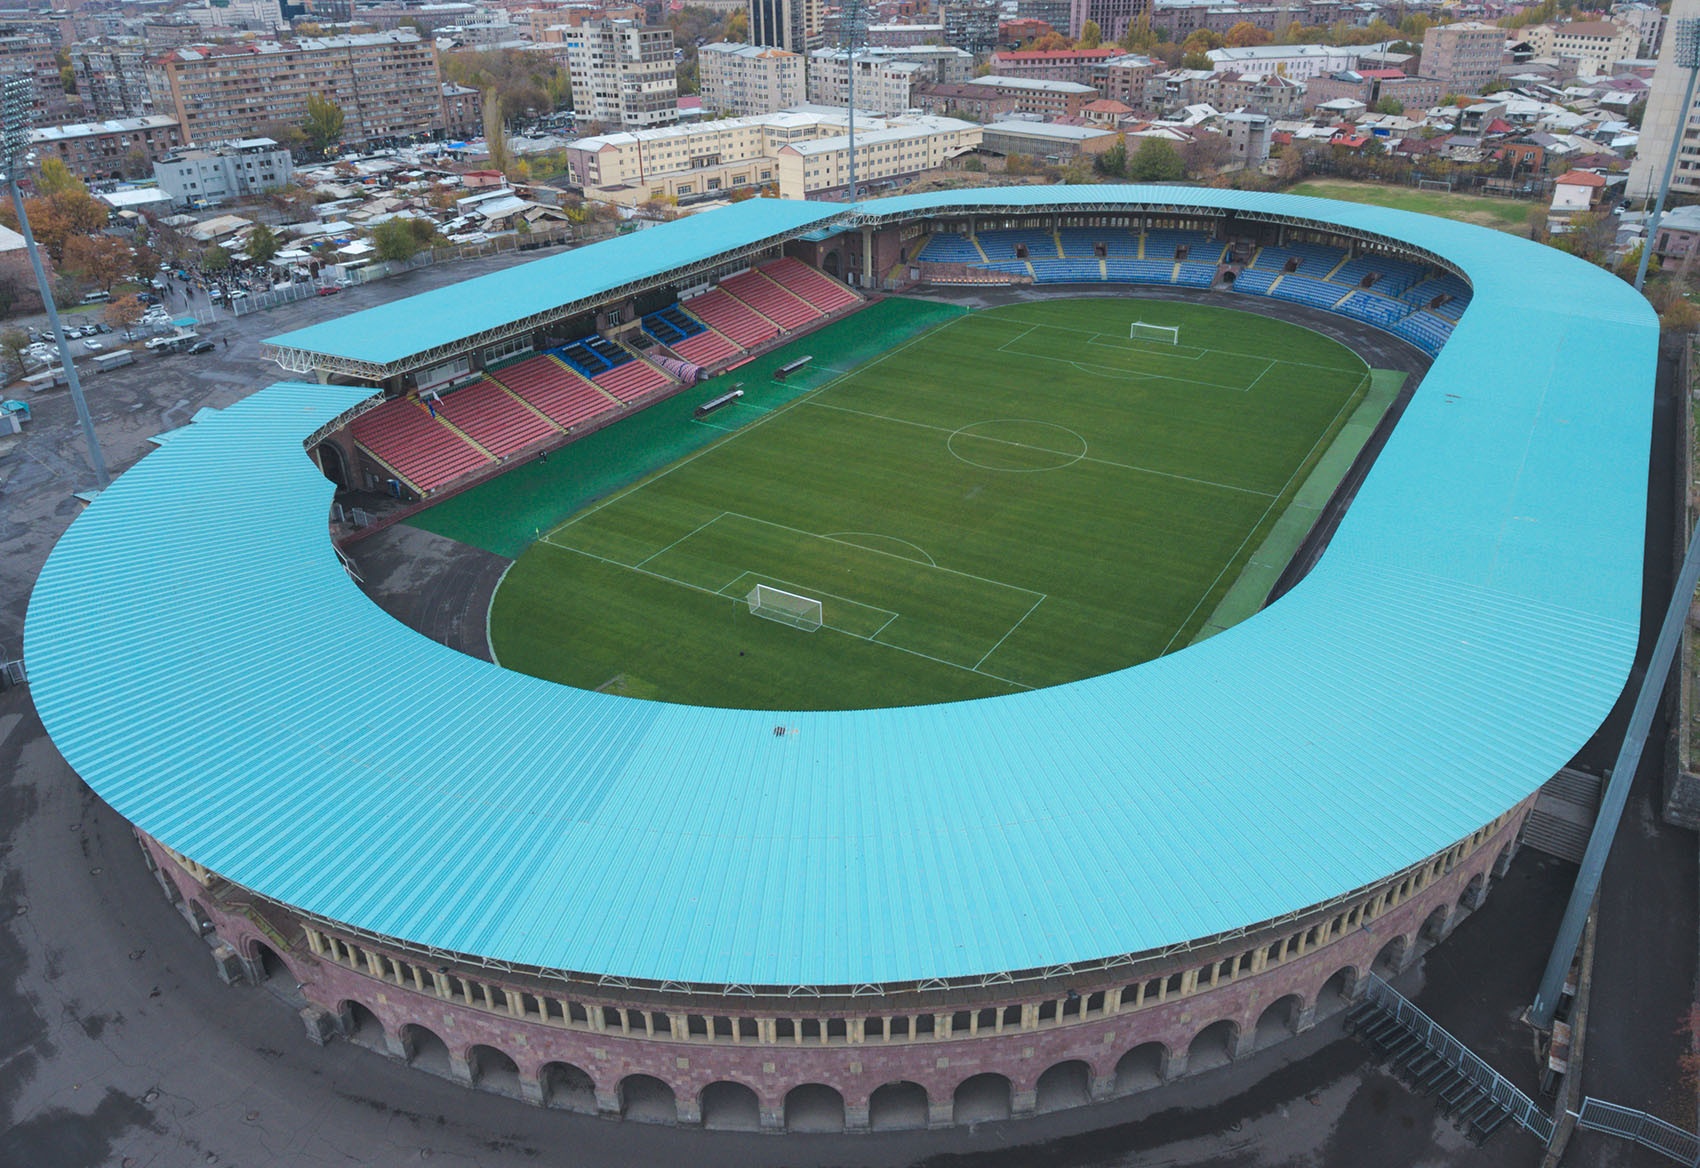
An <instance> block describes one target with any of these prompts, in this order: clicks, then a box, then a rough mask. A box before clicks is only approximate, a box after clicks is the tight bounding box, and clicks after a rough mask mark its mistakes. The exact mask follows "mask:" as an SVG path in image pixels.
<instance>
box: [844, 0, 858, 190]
mask: <svg viewBox="0 0 1700 1168" xmlns="http://www.w3.org/2000/svg"><path fill="white" fill-rule="evenodd" d="M861 15H862V0H850V3H849V4H848V5H847V8H846V12H845V21H846V24H847V27H846V29H845V58H844V62H845V67H846V72H845V75H846V77H847V78H848V80H849V87H848V89H847V91H846V93H845V95H844V97H845V103H846V104H847V105H848V106H849V110H850V134H849V136H850V191H849V196H848V198H847V199H846V200H845V201H846V202H850V203H854V202H855V201H856V22H857V21H858V20H859V19H860V17H861Z"/></svg>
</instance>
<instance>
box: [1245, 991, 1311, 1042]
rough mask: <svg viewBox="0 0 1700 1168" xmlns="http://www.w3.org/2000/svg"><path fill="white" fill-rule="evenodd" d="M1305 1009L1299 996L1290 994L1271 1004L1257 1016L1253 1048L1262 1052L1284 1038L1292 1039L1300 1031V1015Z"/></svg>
mask: <svg viewBox="0 0 1700 1168" xmlns="http://www.w3.org/2000/svg"><path fill="white" fill-rule="evenodd" d="M1303 1009H1304V1003H1303V1002H1302V1001H1300V1000H1299V995H1297V994H1288V995H1287V996H1286V997H1284V998H1279V999H1277V1000H1276V1001H1274V1002H1271V1003H1270V1005H1269V1008H1268V1009H1266V1010H1264V1011H1263V1013H1261V1014H1259V1015H1258V1016H1257V1030H1256V1032H1255V1033H1253V1035H1252V1047H1253V1049H1255V1050H1262V1049H1263V1048H1264V1047H1266V1046H1274V1045H1275V1044H1276V1043H1277V1042H1280V1041H1281V1040H1282V1039H1284V1038H1291V1037H1292V1036H1293V1035H1295V1034H1297V1033H1298V1031H1299V1013H1300V1011H1302V1010H1303Z"/></svg>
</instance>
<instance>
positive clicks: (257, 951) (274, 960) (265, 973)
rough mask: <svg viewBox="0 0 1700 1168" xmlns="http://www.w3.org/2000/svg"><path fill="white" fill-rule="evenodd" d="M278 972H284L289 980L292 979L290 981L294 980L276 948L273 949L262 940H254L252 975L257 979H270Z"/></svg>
mask: <svg viewBox="0 0 1700 1168" xmlns="http://www.w3.org/2000/svg"><path fill="white" fill-rule="evenodd" d="M278 974H284V975H285V976H289V977H290V980H292V981H293V980H294V978H293V975H290V973H289V966H287V965H285V964H284V963H283V958H281V957H279V956H278V955H277V950H276V949H273V948H272V947H271V946H270V945H268V944H266V943H265V942H264V941H255V942H254V977H255V979H256V980H258V981H270V980H271V979H272V978H273V977H275V976H277V975H278Z"/></svg>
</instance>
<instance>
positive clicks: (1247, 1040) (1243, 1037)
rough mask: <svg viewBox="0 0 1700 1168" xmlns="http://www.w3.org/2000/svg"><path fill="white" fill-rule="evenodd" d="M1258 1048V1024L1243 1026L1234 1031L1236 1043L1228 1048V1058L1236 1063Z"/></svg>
mask: <svg viewBox="0 0 1700 1168" xmlns="http://www.w3.org/2000/svg"><path fill="white" fill-rule="evenodd" d="M1256 1046H1257V1024H1256V1022H1253V1023H1252V1024H1251V1025H1250V1026H1241V1027H1239V1028H1238V1029H1236V1030H1235V1031H1234V1041H1233V1042H1232V1043H1230V1044H1229V1046H1228V1057H1229V1058H1230V1059H1232V1060H1233V1061H1235V1062H1238V1061H1239V1060H1240V1059H1242V1058H1244V1057H1245V1056H1246V1055H1248V1054H1250V1053H1251V1052H1252V1050H1253V1049H1254V1048H1255V1047H1256Z"/></svg>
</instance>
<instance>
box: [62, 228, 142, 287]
mask: <svg viewBox="0 0 1700 1168" xmlns="http://www.w3.org/2000/svg"><path fill="white" fill-rule="evenodd" d="M63 257H64V258H63V259H61V260H60V265H59V266H60V267H61V268H63V269H64V270H65V271H67V272H71V273H74V274H75V275H77V276H79V277H81V278H82V279H84V280H86V281H87V282H88V283H90V284H93V285H94V286H95V287H97V288H100V289H101V290H102V291H110V290H111V288H112V285H114V284H116V283H117V282H118V281H119V280H122V279H123V278H124V277H125V276H128V275H131V274H132V273H134V271H135V269H136V257H135V256H133V255H131V254H130V245H129V244H127V243H125V242H124V241H123V240H121V239H115V238H114V237H112V236H110V235H73V236H71V237H70V238H69V239H67V240H66V241H65V248H64V253H63Z"/></svg>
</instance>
